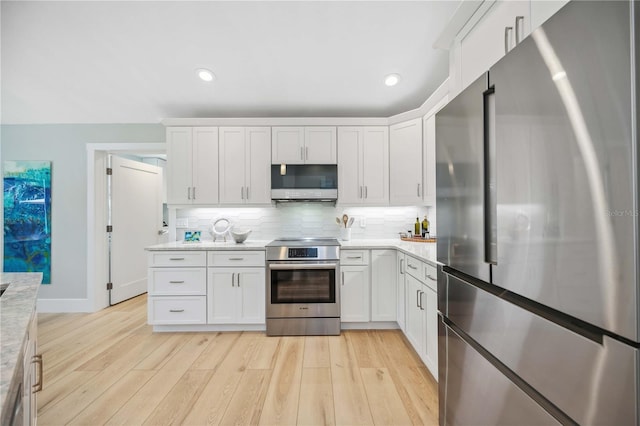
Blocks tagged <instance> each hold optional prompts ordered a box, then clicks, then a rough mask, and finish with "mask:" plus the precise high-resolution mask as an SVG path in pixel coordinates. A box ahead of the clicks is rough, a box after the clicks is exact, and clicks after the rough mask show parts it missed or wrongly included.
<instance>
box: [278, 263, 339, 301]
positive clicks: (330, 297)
mask: <svg viewBox="0 0 640 426" xmlns="http://www.w3.org/2000/svg"><path fill="white" fill-rule="evenodd" d="M335 275H336V271H335V270H333V269H300V270H277V271H276V270H272V271H271V303H272V304H277V303H336V277H335Z"/></svg>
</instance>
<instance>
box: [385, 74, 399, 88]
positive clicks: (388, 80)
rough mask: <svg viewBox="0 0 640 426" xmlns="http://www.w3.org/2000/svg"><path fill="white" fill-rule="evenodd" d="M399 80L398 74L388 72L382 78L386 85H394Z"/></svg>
mask: <svg viewBox="0 0 640 426" xmlns="http://www.w3.org/2000/svg"><path fill="white" fill-rule="evenodd" d="M399 81H400V74H389V75H388V76H386V77H385V78H384V84H386V85H387V86H395V85H396V84H398V82H399Z"/></svg>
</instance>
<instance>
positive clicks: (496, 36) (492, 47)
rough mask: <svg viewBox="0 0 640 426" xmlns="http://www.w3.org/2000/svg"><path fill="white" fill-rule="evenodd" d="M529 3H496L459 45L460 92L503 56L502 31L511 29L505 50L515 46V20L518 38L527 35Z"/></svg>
mask: <svg viewBox="0 0 640 426" xmlns="http://www.w3.org/2000/svg"><path fill="white" fill-rule="evenodd" d="M530 4H531V2H529V1H523V0H518V1H496V2H495V3H494V4H493V6H492V7H491V9H489V10H488V11H487V12H486V14H485V15H484V16H483V17H482V19H481V20H480V21H479V22H478V23H477V24H476V25H475V26H474V27H473V28H472V29H471V30H470V31H469V32H468V33H467V34H466V35H465V36H464V38H462V40H461V41H460V64H459V67H460V68H459V72H460V77H461V84H462V87H461V89H464V88H465V87H467V86H468V85H469V84H471V83H473V82H474V81H475V80H476V79H477V78H478V77H480V75H481V74H482V73H483V72H485V71H486V70H488V69H489V68H490V67H491V66H492V65H493V64H495V63H496V62H497V61H498V60H499V59H500V58H502V57H503V56H504V55H505V54H506V51H505V28H507V27H511V28H512V30H511V33H510V35H509V41H508V43H509V49H511V48H513V46H514V45H515V31H516V16H523V17H524V20H523V21H521V22H520V29H521V33H520V37H521V38H524V37H526V36H527V35H528V34H529V33H530V32H531V20H530V13H529V5H530Z"/></svg>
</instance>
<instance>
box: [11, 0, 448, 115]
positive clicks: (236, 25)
mask: <svg viewBox="0 0 640 426" xmlns="http://www.w3.org/2000/svg"><path fill="white" fill-rule="evenodd" d="M459 3H460V2H459V1H407V2H405V1H373V2H369V1H353V2H347V1H317V2H311V1H285V2H272V1H258V2H249V1H227V2H222V1H197V2H185V1H161V2H156V1H143V2H116V1H106V2H96V1H71V2H57V1H45V2H34V1H2V2H1V7H2V10H1V13H2V15H1V19H2V20H1V25H2V27H1V37H2V40H1V42H2V46H1V47H2V50H1V61H2V63H1V66H2V69H1V72H2V74H1V78H2V105H1V107H2V110H1V111H2V123H4V124H23V123H157V122H159V121H160V120H161V119H163V118H175V117H190V118H191V117H198V118H199V117H387V116H390V115H394V114H397V113H400V112H403V111H407V110H410V109H413V108H417V107H418V106H420V105H421V104H422V103H423V102H424V101H425V99H427V97H428V96H429V95H430V94H431V93H432V92H433V91H434V90H435V89H436V88H437V87H438V86H439V85H440V84H441V83H442V82H443V81H444V80H445V79H446V77H447V74H448V52H446V51H443V50H435V49H433V48H432V45H433V43H434V41H435V40H436V38H437V37H438V35H439V34H440V33H441V32H442V30H443V28H444V26H445V25H446V23H447V22H448V20H449V18H450V17H451V16H452V15H453V13H454V11H455V10H456V8H457V7H458V5H459ZM200 67H204V68H209V69H211V70H212V71H213V72H214V73H215V74H216V77H217V78H216V80H215V81H214V82H212V83H208V84H207V83H203V82H202V81H200V80H199V79H198V78H197V77H196V74H195V70H196V69H197V68H200ZM392 72H395V73H399V74H401V75H402V80H401V82H400V83H399V84H398V85H397V86H395V87H386V86H385V85H384V84H383V79H384V76H385V75H386V74H388V73H392Z"/></svg>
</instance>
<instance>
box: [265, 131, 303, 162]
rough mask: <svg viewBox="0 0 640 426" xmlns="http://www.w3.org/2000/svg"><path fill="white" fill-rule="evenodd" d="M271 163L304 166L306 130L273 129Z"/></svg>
mask: <svg viewBox="0 0 640 426" xmlns="http://www.w3.org/2000/svg"><path fill="white" fill-rule="evenodd" d="M271 138H272V139H271V163H272V164H304V154H305V152H304V128H303V127H272V128H271Z"/></svg>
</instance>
